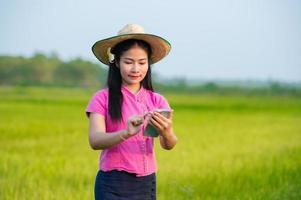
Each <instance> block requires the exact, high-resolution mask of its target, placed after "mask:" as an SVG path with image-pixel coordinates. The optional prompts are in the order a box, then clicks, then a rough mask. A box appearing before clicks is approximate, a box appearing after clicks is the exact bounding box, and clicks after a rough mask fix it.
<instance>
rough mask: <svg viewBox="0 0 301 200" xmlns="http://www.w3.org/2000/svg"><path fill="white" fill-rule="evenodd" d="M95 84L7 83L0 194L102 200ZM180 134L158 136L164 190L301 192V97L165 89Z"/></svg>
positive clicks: (238, 194)
mask: <svg viewBox="0 0 301 200" xmlns="http://www.w3.org/2000/svg"><path fill="white" fill-rule="evenodd" d="M95 91H96V89H94V90H93V89H78V88H77V89H76V88H39V87H0V199H1V200H11V199H18V200H19V199H24V200H27V199H28V200H37V199H39V200H52V199H63V200H69V199H70V200H71V199H72V200H76V199H81V200H82V199H93V187H94V179H95V175H96V173H97V170H98V155H99V151H94V150H92V149H91V148H90V147H89V144H88V119H87V118H86V116H85V112H84V110H85V107H86V105H87V103H88V101H89V99H90V97H91V95H92V94H93V93H94V92H95ZM165 96H166V98H167V99H168V100H169V102H170V104H171V106H172V108H173V109H174V110H175V111H174V129H175V132H176V134H177V136H178V138H179V142H178V144H177V146H176V147H175V149H173V150H171V151H166V150H163V149H161V148H160V146H159V143H158V141H157V142H156V157H157V161H158V166H159V171H158V173H157V197H158V199H159V200H177V199H179V200H182V199H205V200H213V199H218V200H220V199H223V200H226V199H229V200H230V199H231V200H233V199H234V200H235V199H237V200H238V199H246V200H253V199H254V200H255V199H256V200H259V199H264V200H277V199H279V200H283V199H292V200H295V199H301V99H300V98H297V97H287V96H282V97H281V96H278V97H277V96H273V97H272V96H270V97H267V96H265V97H264V96H249V97H248V96H217V95H212V96H210V95H177V94H165Z"/></svg>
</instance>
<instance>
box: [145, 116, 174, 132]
mask: <svg viewBox="0 0 301 200" xmlns="http://www.w3.org/2000/svg"><path fill="white" fill-rule="evenodd" d="M172 117H173V110H171V112H170V114H169V116H168V117H165V116H163V115H162V114H160V113H159V112H154V113H152V115H151V118H150V122H151V124H152V125H153V126H154V127H155V128H156V129H157V130H158V131H159V133H160V135H162V136H163V137H164V136H168V135H170V134H172V133H173V130H172Z"/></svg>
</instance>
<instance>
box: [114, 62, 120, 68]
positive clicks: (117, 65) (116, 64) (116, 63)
mask: <svg viewBox="0 0 301 200" xmlns="http://www.w3.org/2000/svg"><path fill="white" fill-rule="evenodd" d="M115 66H116V67H117V68H118V69H119V68H120V67H119V63H118V62H116V60H115Z"/></svg>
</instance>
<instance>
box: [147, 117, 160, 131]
mask: <svg viewBox="0 0 301 200" xmlns="http://www.w3.org/2000/svg"><path fill="white" fill-rule="evenodd" d="M150 122H151V124H152V125H153V126H154V127H155V128H157V129H159V130H162V126H161V125H160V124H159V123H158V122H157V121H156V120H155V119H153V118H151V119H150Z"/></svg>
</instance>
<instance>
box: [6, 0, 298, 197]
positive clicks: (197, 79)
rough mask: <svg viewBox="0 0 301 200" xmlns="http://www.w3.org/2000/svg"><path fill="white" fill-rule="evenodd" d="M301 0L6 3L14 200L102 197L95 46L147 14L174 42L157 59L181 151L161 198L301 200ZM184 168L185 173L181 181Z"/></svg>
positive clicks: (167, 162) (162, 178) (164, 168)
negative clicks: (91, 140) (91, 134)
mask: <svg viewBox="0 0 301 200" xmlns="http://www.w3.org/2000/svg"><path fill="white" fill-rule="evenodd" d="M300 10H301V2H300V1H297V0H286V1H285V0H274V1H272V0H264V1H262V0H252V1H251V0H240V1H239V0H226V1H222V0H212V1H204V0H200V1H197V0H186V1H171V0H166V1H159V0H152V1H138V0H131V1H120V0H117V1H97V0H87V1H79V0H74V1H71V0H65V1H58V0H53V1H45V0H39V1H38V0H28V1H18V0H10V1H5V0H4V1H1V2H0V30H1V31H0V113H1V114H0V146H1V148H0V199H93V185H94V178H95V175H96V172H97V168H98V166H97V165H98V164H97V163H98V155H99V152H97V151H92V150H91V149H90V147H89V144H88V140H87V133H88V120H87V118H86V116H85V112H84V110H85V107H86V105H87V103H88V101H89V99H90V98H91V96H92V95H93V94H94V93H95V92H96V91H97V90H99V89H100V88H103V87H105V82H106V75H107V66H104V65H102V64H100V63H99V61H98V60H97V59H96V58H95V57H94V56H93V53H92V51H91V47H92V45H93V44H94V43H95V42H96V41H98V40H100V39H104V38H107V37H111V36H114V35H116V34H117V32H118V31H119V30H120V29H121V28H122V27H123V26H124V25H126V24H128V23H137V24H140V25H142V26H143V27H144V28H145V31H146V32H147V33H152V34H156V35H160V36H162V37H163V38H166V39H167V40H168V41H169V42H170V43H171V45H172V50H171V52H170V54H169V55H168V56H167V57H166V58H165V59H164V60H163V61H160V62H159V63H156V64H155V65H154V66H152V69H153V72H154V75H153V76H154V80H153V81H154V85H155V89H156V90H157V91H158V92H160V93H162V94H163V95H164V96H165V97H166V98H167V99H168V101H169V103H170V104H171V106H172V107H173V108H174V110H175V117H174V126H175V130H176V132H177V135H178V137H179V144H178V145H177V147H176V148H175V149H174V150H172V151H170V152H166V151H163V150H162V149H160V147H159V145H157V146H156V152H157V159H158V165H159V171H158V176H157V177H158V198H159V199H301V193H300V188H301V181H300V180H301V161H300V160H301V159H300V157H299V155H300V153H301V126H300V124H301V100H300V97H301V70H300V69H301V12H300ZM174 174H177V176H174Z"/></svg>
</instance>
